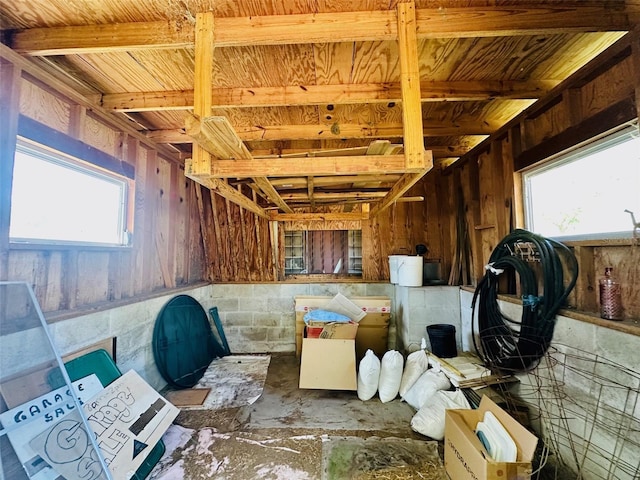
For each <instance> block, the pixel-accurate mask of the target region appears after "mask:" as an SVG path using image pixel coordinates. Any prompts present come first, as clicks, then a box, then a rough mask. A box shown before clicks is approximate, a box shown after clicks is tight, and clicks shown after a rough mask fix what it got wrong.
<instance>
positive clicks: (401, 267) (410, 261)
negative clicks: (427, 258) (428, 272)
mask: <svg viewBox="0 0 640 480" xmlns="http://www.w3.org/2000/svg"><path fill="white" fill-rule="evenodd" d="M423 263H424V259H423V258H422V257H421V256H420V255H418V256H416V257H410V256H405V257H403V258H401V259H400V263H399V264H398V285H400V286H403V287H421V286H422V266H423Z"/></svg>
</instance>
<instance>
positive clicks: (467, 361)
mask: <svg viewBox="0 0 640 480" xmlns="http://www.w3.org/2000/svg"><path fill="white" fill-rule="evenodd" d="M429 365H431V367H433V368H436V369H439V370H442V372H443V373H444V374H445V375H446V376H447V377H449V381H450V382H451V384H452V385H453V386H455V387H458V388H467V387H475V386H479V385H486V382H487V381H489V382H490V381H491V378H492V377H493V375H492V374H491V370H489V369H488V368H486V367H485V366H484V365H483V364H482V361H481V360H480V359H479V358H478V357H477V356H475V355H474V354H472V353H470V352H464V353H462V354H460V355H458V356H457V357H453V358H447V359H446V360H444V359H442V358H439V357H436V356H435V355H433V354H431V353H429Z"/></svg>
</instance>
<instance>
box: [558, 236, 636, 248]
mask: <svg viewBox="0 0 640 480" xmlns="http://www.w3.org/2000/svg"><path fill="white" fill-rule="evenodd" d="M561 243H563V244H564V245H566V246H567V247H628V246H631V245H636V244H638V243H640V239H638V238H633V237H628V238H605V239H602V240H567V241H566V242H561Z"/></svg>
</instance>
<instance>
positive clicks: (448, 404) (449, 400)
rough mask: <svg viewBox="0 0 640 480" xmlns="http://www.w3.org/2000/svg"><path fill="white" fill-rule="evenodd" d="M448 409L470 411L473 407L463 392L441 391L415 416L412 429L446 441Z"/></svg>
mask: <svg viewBox="0 0 640 480" xmlns="http://www.w3.org/2000/svg"><path fill="white" fill-rule="evenodd" d="M448 408H456V409H469V408H471V406H470V405H469V402H468V401H467V398H466V397H465V396H464V394H463V393H462V391H461V390H459V389H458V390H456V391H453V392H448V391H444V390H439V391H437V392H435V393H434V394H433V395H431V396H430V397H429V398H428V399H427V401H426V402H425V404H424V405H423V406H422V408H421V409H420V410H418V413H416V414H415V415H414V416H413V418H412V419H411V429H412V430H414V431H416V432H418V433H421V434H422V435H425V436H426V437H431V438H433V439H434V440H442V439H444V417H445V410H447V409H448Z"/></svg>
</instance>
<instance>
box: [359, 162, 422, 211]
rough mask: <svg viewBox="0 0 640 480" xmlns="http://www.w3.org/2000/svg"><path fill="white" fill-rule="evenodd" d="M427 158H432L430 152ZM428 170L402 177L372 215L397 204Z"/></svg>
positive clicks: (374, 207)
mask: <svg viewBox="0 0 640 480" xmlns="http://www.w3.org/2000/svg"><path fill="white" fill-rule="evenodd" d="M426 153H427V156H430V155H429V154H430V152H426ZM427 171H428V170H426V169H425V171H424V172H420V173H407V174H405V175H403V176H402V178H401V179H400V180H399V181H398V182H397V183H396V184H395V185H394V186H393V187H392V188H391V190H389V193H388V194H387V195H386V196H385V197H384V198H383V199H382V200H380V201H379V202H378V203H376V204H375V205H374V206H373V208H371V212H370V215H371V216H372V217H375V216H376V215H378V214H379V213H380V212H383V211H384V210H386V209H387V208H389V207H390V206H391V205H392V204H393V203H394V202H397V201H398V200H399V199H400V198H401V197H402V196H403V195H404V194H405V193H406V192H407V191H408V190H409V189H410V188H411V187H413V186H414V185H415V184H416V183H417V182H418V181H419V180H420V179H421V178H422V177H424V175H425V174H426V173H427Z"/></svg>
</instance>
